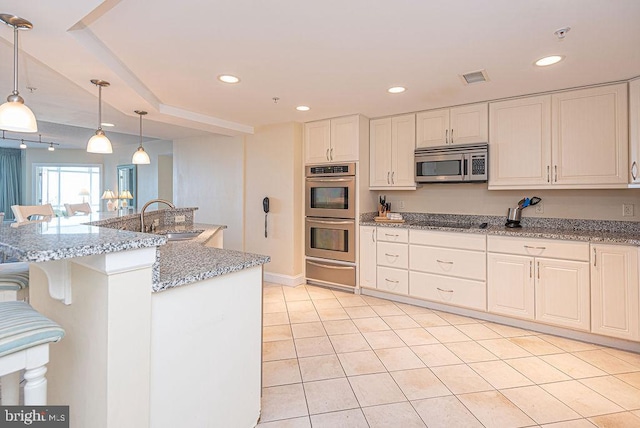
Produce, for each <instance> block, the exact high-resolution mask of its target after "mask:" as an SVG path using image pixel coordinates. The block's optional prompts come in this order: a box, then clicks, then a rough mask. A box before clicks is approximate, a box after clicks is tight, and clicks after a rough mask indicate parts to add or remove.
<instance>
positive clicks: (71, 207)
mask: <svg viewBox="0 0 640 428" xmlns="http://www.w3.org/2000/svg"><path fill="white" fill-rule="evenodd" d="M64 209H65V210H66V211H67V216H69V217H70V216H73V215H76V214H82V215H86V214H91V205H89V202H83V203H81V204H64Z"/></svg>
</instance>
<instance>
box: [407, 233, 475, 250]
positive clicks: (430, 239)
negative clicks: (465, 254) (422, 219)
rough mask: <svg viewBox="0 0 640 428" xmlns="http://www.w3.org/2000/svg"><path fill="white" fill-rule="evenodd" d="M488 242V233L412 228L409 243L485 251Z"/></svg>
mask: <svg viewBox="0 0 640 428" xmlns="http://www.w3.org/2000/svg"><path fill="white" fill-rule="evenodd" d="M486 242H487V237H486V235H476V234H472V233H456V232H439V231H433V230H412V231H411V233H410V236H409V243H411V244H421V245H431V246H434V247H447V248H460V249H463V250H477V251H484V250H485V248H486V247H487V245H486Z"/></svg>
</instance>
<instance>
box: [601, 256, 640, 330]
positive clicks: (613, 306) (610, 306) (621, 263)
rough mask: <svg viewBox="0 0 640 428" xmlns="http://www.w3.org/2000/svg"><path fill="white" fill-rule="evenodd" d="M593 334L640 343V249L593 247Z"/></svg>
mask: <svg viewBox="0 0 640 428" xmlns="http://www.w3.org/2000/svg"><path fill="white" fill-rule="evenodd" d="M591 248H592V253H591V263H590V264H591V331H592V332H593V333H597V334H603V335H606V336H612V337H618V338H621V339H627V340H640V334H639V332H638V330H639V328H640V327H639V324H640V319H639V317H638V247H630V246H624V245H608V244H592V245H591Z"/></svg>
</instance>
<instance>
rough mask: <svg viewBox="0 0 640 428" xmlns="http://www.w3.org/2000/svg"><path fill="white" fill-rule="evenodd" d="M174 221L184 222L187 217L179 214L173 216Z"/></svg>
mask: <svg viewBox="0 0 640 428" xmlns="http://www.w3.org/2000/svg"><path fill="white" fill-rule="evenodd" d="M173 221H175V222H176V223H184V222H185V221H186V219H185V216H183V215H177V216H175V217H174V218H173Z"/></svg>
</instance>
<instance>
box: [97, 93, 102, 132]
mask: <svg viewBox="0 0 640 428" xmlns="http://www.w3.org/2000/svg"><path fill="white" fill-rule="evenodd" d="M98 131H102V85H98Z"/></svg>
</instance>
